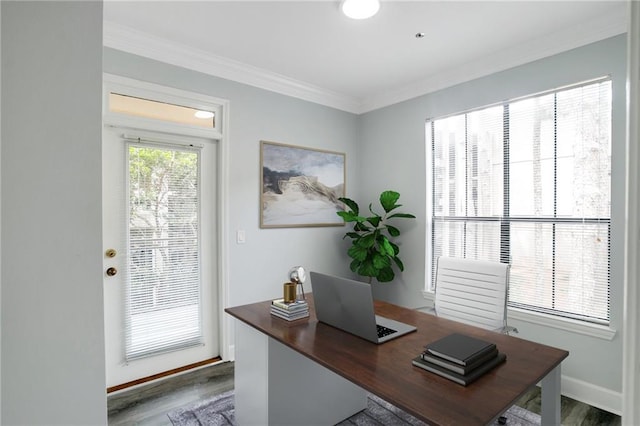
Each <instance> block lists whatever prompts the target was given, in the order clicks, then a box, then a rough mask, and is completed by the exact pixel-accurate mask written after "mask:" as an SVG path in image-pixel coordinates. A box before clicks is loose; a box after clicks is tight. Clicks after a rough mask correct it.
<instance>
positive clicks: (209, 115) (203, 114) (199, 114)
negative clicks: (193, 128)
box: [193, 111, 213, 118]
mask: <svg viewBox="0 0 640 426" xmlns="http://www.w3.org/2000/svg"><path fill="white" fill-rule="evenodd" d="M193 115H195V116H196V117H197V118H212V117H213V113H212V112H211V111H196V113H195V114H193Z"/></svg>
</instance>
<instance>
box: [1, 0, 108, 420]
mask: <svg viewBox="0 0 640 426" xmlns="http://www.w3.org/2000/svg"><path fill="white" fill-rule="evenodd" d="M0 7H1V8H2V15H1V18H2V24H1V27H0V28H1V31H2V36H1V40H2V74H1V77H2V106H1V113H2V123H3V126H2V136H1V140H2V145H1V149H2V152H1V161H2V164H1V173H2V174H1V177H0V182H1V183H2V188H1V194H2V211H1V219H2V223H1V229H2V235H1V254H2V259H1V262H2V271H1V274H2V275H1V283H2V300H1V303H2V306H1V319H0V325H1V337H2V346H1V349H2V354H1V362H2V366H1V371H2V377H1V380H2V389H3V390H4V392H2V401H1V402H2V418H1V420H0V421H1V423H2V424H5V425H14V424H28V425H55V424H60V425H62V424H64V425H74V424H75V425H104V424H106V420H107V418H106V396H105V394H106V391H105V377H104V331H103V306H102V304H103V302H102V248H101V246H102V243H101V205H100V204H101V148H100V147H101V82H102V3H101V2H96V1H92V2H2V3H1V5H0Z"/></svg>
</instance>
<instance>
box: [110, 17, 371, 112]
mask: <svg viewBox="0 0 640 426" xmlns="http://www.w3.org/2000/svg"><path fill="white" fill-rule="evenodd" d="M103 28H104V35H103V40H104V41H103V43H104V46H106V47H110V48H113V49H117V50H122V51H124V52H128V53H132V54H135V55H138V56H142V57H146V58H149V59H154V60H157V61H160V62H165V63H167V64H171V65H176V66H179V67H183V68H187V69H190V70H193V71H198V72H202V73H205V74H208V75H212V76H215V77H220V78H224V79H226V80H231V81H235V82H238V83H243V84H247V85H250V86H254V87H257V88H260V89H264V90H269V91H272V92H276V93H280V94H283V95H286V96H291V97H294V98H298V99H302V100H305V101H309V102H313V103H317V104H321V105H325V106H328V107H332V108H336V109H339V110H343V111H347V112H351V113H354V114H358V113H359V112H360V110H361V105H360V101H359V100H358V99H355V98H352V97H349V96H346V95H343V94H340V93H337V92H332V91H330V90H326V89H323V88H321V87H318V86H314V85H312V84H309V83H305V82H303V81H299V80H295V79H292V78H289V77H286V76H283V75H281V74H277V73H274V72H271V71H268V70H265V69H262V68H258V67H254V66H252V65H248V64H244V63H242V62H238V61H234V60H232V59H228V58H224V57H221V56H216V55H212V54H210V53H207V52H205V51H202V50H199V49H194V48H193V47H190V46H186V45H183V44H180V43H176V42H173V41H171V40H167V39H162V38H159V37H154V36H151V35H149V34H146V33H143V32H141V31H137V30H135V29H132V28H130V27H126V26H122V25H119V24H115V23H113V22H110V21H105V22H104V26H103Z"/></svg>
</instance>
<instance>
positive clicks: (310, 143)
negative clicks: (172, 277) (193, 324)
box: [104, 48, 358, 306]
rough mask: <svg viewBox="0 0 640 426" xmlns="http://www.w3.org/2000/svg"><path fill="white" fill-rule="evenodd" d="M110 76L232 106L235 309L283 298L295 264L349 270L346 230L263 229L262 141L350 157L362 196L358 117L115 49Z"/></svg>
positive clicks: (350, 177)
mask: <svg viewBox="0 0 640 426" xmlns="http://www.w3.org/2000/svg"><path fill="white" fill-rule="evenodd" d="M104 71H105V72H106V73H109V74H116V75H120V76H125V77H129V78H134V79H137V80H143V81H148V82H151V83H156V84H161V85H165V86H170V87H175V88H179V89H183V90H189V91H193V92H197V93H203V94H207V95H211V96H214V97H217V98H223V99H227V100H229V101H230V106H231V108H230V109H231V111H230V128H229V129H227V130H223V131H225V132H228V136H229V152H230V155H229V157H230V167H229V170H230V176H229V182H230V184H229V187H230V190H229V193H230V194H229V195H230V199H229V206H228V208H229V218H230V220H229V230H228V231H229V233H230V236H231V241H230V244H229V247H228V253H227V254H228V259H229V271H230V273H229V275H230V280H229V303H230V305H232V306H233V305H238V304H244V303H249V302H255V301H259V300H265V299H269V298H275V297H277V296H278V295H279V294H281V293H282V283H284V282H285V281H286V280H287V278H288V277H287V272H288V271H289V269H290V268H291V267H292V266H295V265H303V266H305V267H306V268H307V270H319V271H328V272H330V271H333V272H336V273H342V274H344V273H346V272H348V271H349V269H348V264H345V262H344V252H345V250H346V249H345V248H344V247H345V246H344V244H343V241H342V235H343V233H344V232H345V228H344V227H343V226H340V227H324V228H279V229H260V227H259V224H260V210H259V207H260V203H259V199H260V198H259V197H260V191H261V188H260V140H268V141H273V142H280V143H286V144H292V145H298V146H304V147H309V148H320V149H327V150H331V151H339V152H345V153H346V163H347V164H346V169H347V178H346V186H347V189H346V190H347V194H349V195H350V196H357V185H356V184H355V182H356V178H355V177H356V176H357V175H358V165H357V161H356V159H357V151H358V148H357V123H358V117H357V116H355V115H353V114H350V113H346V112H341V111H337V110H335V109H332V108H327V107H324V106H320V105H316V104H312V103H309V102H305V101H301V100H298V99H295V98H291V97H288V96H283V95H279V94H276V93H273V92H269V91H265V90H261V89H257V88H254V87H250V86H246V85H242V84H238V83H234V82H231V81H228V80H224V79H220V78H216V77H212V76H209V75H205V74H201V73H198V72H194V71H189V70H186V69H184V68H179V67H175V66H172V65H168V64H165V63H161V62H157V61H153V60H150V59H146V58H142V57H139V56H135V55H131V54H127V53H123V52H121V51H118V50H114V49H109V48H105V51H104ZM354 194H355V195H354ZM238 229H243V230H245V231H246V243H245V244H236V242H235V233H236V230H238ZM306 290H310V289H309V288H307V289H306Z"/></svg>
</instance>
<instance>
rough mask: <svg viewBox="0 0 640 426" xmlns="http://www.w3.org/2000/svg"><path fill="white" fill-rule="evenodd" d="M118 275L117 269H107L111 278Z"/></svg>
mask: <svg viewBox="0 0 640 426" xmlns="http://www.w3.org/2000/svg"><path fill="white" fill-rule="evenodd" d="M117 273H118V270H117V269H116V268H114V267H113V266H112V267H111V268H109V269H107V275H108V276H110V277H112V276H114V275H115V274H117Z"/></svg>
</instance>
